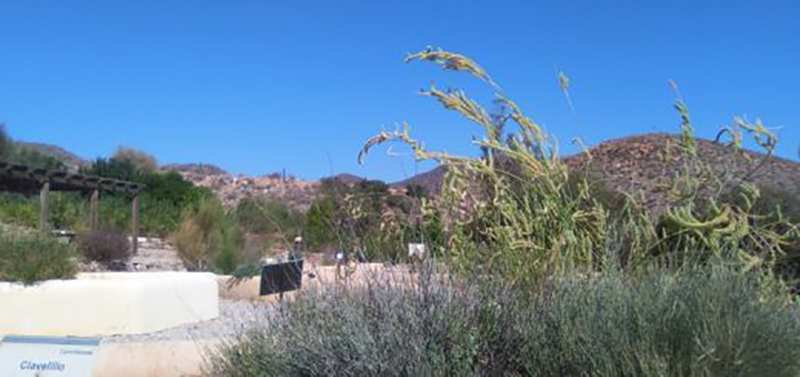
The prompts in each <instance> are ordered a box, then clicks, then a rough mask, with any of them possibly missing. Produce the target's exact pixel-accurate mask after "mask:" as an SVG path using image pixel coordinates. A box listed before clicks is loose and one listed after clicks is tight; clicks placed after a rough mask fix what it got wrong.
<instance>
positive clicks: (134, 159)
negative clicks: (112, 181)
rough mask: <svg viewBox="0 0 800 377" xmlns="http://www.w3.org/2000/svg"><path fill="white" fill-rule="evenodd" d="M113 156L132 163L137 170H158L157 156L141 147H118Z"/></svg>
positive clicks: (148, 171) (120, 160)
mask: <svg viewBox="0 0 800 377" xmlns="http://www.w3.org/2000/svg"><path fill="white" fill-rule="evenodd" d="M113 158H114V159H115V160H117V161H119V162H123V163H124V162H127V163H130V164H131V165H132V166H133V167H134V170H136V171H137V172H143V173H153V172H155V171H156V170H158V162H157V161H156V158H155V157H154V156H153V155H151V154H149V153H147V152H144V151H142V150H139V149H135V148H126V147H118V148H117V150H116V151H115V152H114V157H113Z"/></svg>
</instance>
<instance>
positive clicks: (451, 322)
mask: <svg viewBox="0 0 800 377" xmlns="http://www.w3.org/2000/svg"><path fill="white" fill-rule="evenodd" d="M437 276H438V277H437ZM473 280H479V279H473ZM758 280H759V278H758V276H757V275H745V274H741V273H739V272H736V271H731V270H729V269H723V268H716V269H710V270H706V271H693V272H688V271H683V272H680V273H670V272H665V271H656V272H654V273H652V274H648V275H645V276H643V277H639V278H628V277H625V276H622V275H614V274H608V275H601V276H597V277H585V276H577V275H575V276H570V277H565V278H562V279H558V280H552V281H548V282H547V283H546V284H545V286H546V289H545V292H544V293H543V294H542V295H541V296H538V297H537V296H534V295H529V294H524V292H521V291H519V290H518V289H515V288H513V287H511V286H509V285H508V284H507V283H505V282H502V281H501V282H497V281H495V282H489V283H487V282H486V281H484V282H483V283H481V284H478V283H464V282H462V281H461V280H455V279H452V278H451V279H445V278H442V277H441V275H436V274H432V273H431V272H430V270H426V271H423V272H422V273H421V275H419V278H418V279H416V280H414V281H415V283H412V282H411V281H412V279H405V278H396V277H391V276H387V275H376V276H372V277H370V278H368V282H367V283H366V284H365V285H364V286H361V287H355V286H346V285H335V286H333V287H332V288H328V289H325V290H312V291H306V292H302V293H300V294H299V295H298V296H296V299H295V300H294V301H293V302H283V303H282V304H281V305H280V306H279V307H278V308H277V310H276V311H275V314H274V315H272V316H270V317H268V318H266V319H265V320H264V323H263V325H262V327H261V328H258V329H256V330H253V331H250V332H246V333H243V334H241V336H240V337H239V338H238V339H236V340H235V342H234V343H232V344H230V345H228V346H226V347H224V348H222V349H221V350H219V352H218V353H217V354H216V355H214V357H212V358H211V363H210V366H209V371H208V372H209V374H211V375H214V376H255V375H258V376H273V375H274V376H354V375H358V376H381V375H386V376H408V375H419V376H449V375H458V376H490V375H511V376H584V375H591V376H650V375H661V376H663V375H681V376H707V375H714V376H730V375H753V374H756V373H763V374H764V375H770V376H794V375H797V373H800V348H798V346H800V312H798V310H797V309H796V308H794V307H792V306H791V305H789V302H788V301H787V300H786V296H785V295H783V294H782V293H781V292H780V291H777V292H772V291H770V292H765V290H764V288H763V285H761V284H760V283H759V281H758Z"/></svg>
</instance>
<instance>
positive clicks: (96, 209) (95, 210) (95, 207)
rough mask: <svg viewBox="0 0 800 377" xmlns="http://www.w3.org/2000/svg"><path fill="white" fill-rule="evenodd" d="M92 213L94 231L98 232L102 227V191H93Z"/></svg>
mask: <svg viewBox="0 0 800 377" xmlns="http://www.w3.org/2000/svg"><path fill="white" fill-rule="evenodd" d="M91 211H92V214H91V223H92V231H93V232H96V231H97V230H98V229H99V227H100V191H99V190H97V189H95V190H94V191H92V205H91Z"/></svg>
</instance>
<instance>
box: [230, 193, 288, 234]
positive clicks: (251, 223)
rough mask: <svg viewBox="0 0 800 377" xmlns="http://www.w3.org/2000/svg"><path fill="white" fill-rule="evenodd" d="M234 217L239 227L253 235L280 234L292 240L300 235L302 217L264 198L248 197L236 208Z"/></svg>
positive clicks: (285, 206)
mask: <svg viewBox="0 0 800 377" xmlns="http://www.w3.org/2000/svg"><path fill="white" fill-rule="evenodd" d="M234 216H235V217H236V220H237V221H238V223H239V225H240V226H241V227H242V228H244V229H245V230H246V231H248V232H250V233H254V234H280V235H282V236H283V237H284V238H286V239H293V238H294V236H295V235H297V234H300V232H301V230H302V225H303V219H302V215H301V214H300V213H299V212H298V211H295V210H293V209H291V208H289V207H288V206H287V205H286V204H284V203H281V202H277V201H274V200H270V199H267V198H264V197H257V196H249V197H246V198H244V199H242V200H241V201H239V204H238V205H237V206H236V211H235V212H234Z"/></svg>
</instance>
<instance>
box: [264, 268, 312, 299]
mask: <svg viewBox="0 0 800 377" xmlns="http://www.w3.org/2000/svg"><path fill="white" fill-rule="evenodd" d="M302 280H303V260H302V259H298V260H293V261H288V262H284V263H273V264H267V265H264V266H263V267H262V268H261V290H260V294H261V296H266V295H271V294H275V293H283V292H288V291H293V290H296V289H300V284H301V283H302Z"/></svg>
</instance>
